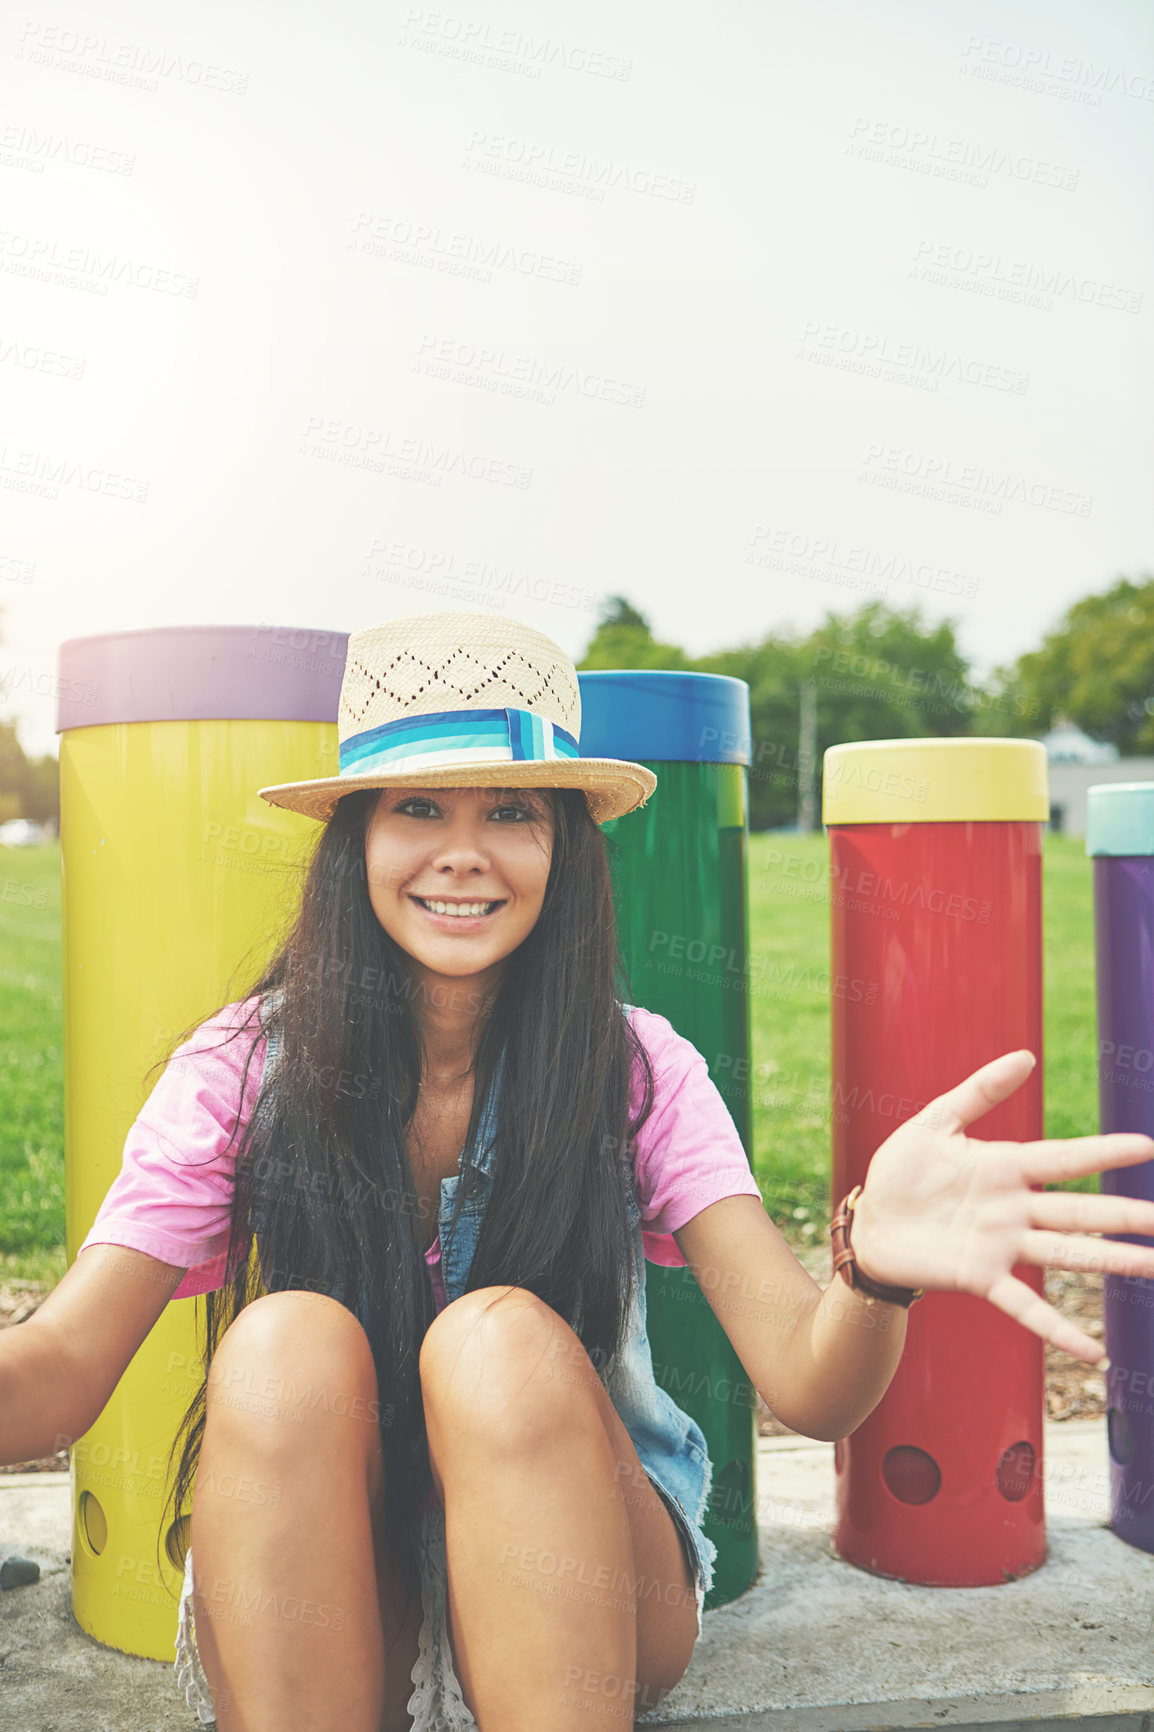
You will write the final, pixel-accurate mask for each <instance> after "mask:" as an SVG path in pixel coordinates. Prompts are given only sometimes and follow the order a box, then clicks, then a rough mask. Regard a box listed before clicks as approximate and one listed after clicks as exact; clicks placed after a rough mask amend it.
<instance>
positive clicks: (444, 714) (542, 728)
mask: <svg viewBox="0 0 1154 1732" xmlns="http://www.w3.org/2000/svg"><path fill="white" fill-rule="evenodd" d="M579 756H580V752H579V750H578V746H577V741H576V740H575V739H574V738H573V735H572V734H570V733H567V732H566V731H565V729H564V728H562V727H559V726H558V725H557V723H556V722H550V721H548V720H547V719H546V718H545V717H544V716H539V715H537V714H536V713H535V712H534V711H533V710H514V709H504V710H437V711H435V712H433V713H432V714H431V715H423V716H402V717H401V719H400V720H399V721H396V722H384V723H383V724H382V725H381V726H380V727H379V728H367V729H366V730H365V732H364V733H362V734H350V735H349V737H348V739H347V740H342V741H341V744H340V760H339V761H340V774H341V775H342V776H367V775H372V774H375V773H376V772H377V771H388V772H389V773H390V774H391V775H395V776H407V775H411V774H413V773H414V772H418V771H420V770H436V769H440V768H441V767H442V766H443V765H446V764H460V765H461V767H462V768H467V767H468V766H469V765H470V764H506V763H507V764H523V763H550V762H553V761H555V760H557V759H559V758H577V757H579Z"/></svg>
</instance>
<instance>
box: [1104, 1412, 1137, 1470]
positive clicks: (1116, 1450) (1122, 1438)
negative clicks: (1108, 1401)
mask: <svg viewBox="0 0 1154 1732" xmlns="http://www.w3.org/2000/svg"><path fill="white" fill-rule="evenodd" d="M1106 1442H1107V1443H1108V1445H1109V1448H1110V1455H1111V1457H1112V1459H1113V1460H1114V1461H1116V1462H1117V1463H1118V1466H1119V1467H1129V1466H1130V1463H1131V1462H1132V1461H1133V1460H1134V1457H1135V1456H1136V1455H1137V1453H1138V1439H1137V1437H1136V1436H1135V1434H1134V1427H1133V1426H1132V1425H1131V1424H1130V1421H1129V1420H1128V1419H1127V1417H1126V1415H1125V1414H1124V1413H1123V1412H1122V1409H1121V1408H1120V1407H1108V1408H1107V1409H1106Z"/></svg>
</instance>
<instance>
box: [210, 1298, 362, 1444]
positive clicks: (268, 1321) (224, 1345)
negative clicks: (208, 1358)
mask: <svg viewBox="0 0 1154 1732" xmlns="http://www.w3.org/2000/svg"><path fill="white" fill-rule="evenodd" d="M376 1396H377V1378H376V1367H375V1364H374V1361H373V1354H372V1348H371V1347H370V1345H369V1339H368V1336H367V1335H366V1334H365V1331H364V1329H363V1328H362V1326H361V1324H360V1322H359V1321H358V1320H357V1318H356V1317H354V1316H353V1314H352V1312H351V1311H349V1310H348V1308H347V1307H346V1306H344V1305H342V1304H341V1303H340V1302H339V1301H338V1300H336V1299H333V1298H330V1297H329V1296H328V1295H327V1294H323V1293H309V1292H306V1291H304V1290H303V1289H289V1290H286V1291H284V1292H280V1293H267V1294H265V1295H263V1296H262V1297H261V1298H259V1299H254V1300H253V1301H252V1303H251V1304H249V1305H246V1306H245V1307H244V1309H243V1310H242V1311H241V1312H240V1313H239V1314H238V1315H237V1316H236V1317H235V1318H234V1320H233V1321H232V1323H231V1324H230V1325H229V1327H228V1328H227V1329H226V1331H225V1333H224V1335H223V1336H222V1337H221V1340H220V1343H219V1345H218V1346H217V1349H216V1352H215V1353H214V1354H213V1358H212V1364H211V1366H210V1367H209V1373H208V1380H207V1385H206V1402H207V1406H208V1410H209V1412H213V1411H216V1412H217V1413H220V1412H222V1411H223V1412H224V1413H231V1414H234V1415H237V1416H243V1415H248V1416H251V1417H254V1418H265V1419H271V1418H279V1419H283V1420H289V1421H291V1422H293V1423H296V1424H300V1423H302V1422H303V1421H304V1419H305V1418H306V1416H307V1415H309V1414H316V1413H326V1414H336V1415H338V1416H344V1415H347V1416H349V1417H351V1418H366V1419H367V1418H374V1417H376V1408H377V1401H376Z"/></svg>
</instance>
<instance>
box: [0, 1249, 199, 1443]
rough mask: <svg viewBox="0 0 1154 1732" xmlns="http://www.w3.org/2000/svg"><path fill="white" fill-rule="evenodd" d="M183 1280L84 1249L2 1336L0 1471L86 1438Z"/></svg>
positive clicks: (152, 1261) (150, 1264)
mask: <svg viewBox="0 0 1154 1732" xmlns="http://www.w3.org/2000/svg"><path fill="white" fill-rule="evenodd" d="M183 1275H184V1270H183V1269H176V1268H173V1267H172V1266H171V1265H170V1264H168V1263H160V1262H158V1261H157V1259H156V1258H155V1257H148V1256H146V1255H145V1253H144V1252H143V1251H130V1250H127V1249H125V1248H124V1247H122V1246H120V1245H91V1246H89V1248H88V1249H87V1250H86V1251H85V1252H84V1254H83V1255H82V1256H81V1257H78V1258H77V1260H76V1261H75V1263H73V1265H72V1267H71V1268H70V1269H69V1270H68V1271H67V1273H66V1274H65V1275H64V1277H63V1279H62V1280H61V1281H60V1282H59V1283H58V1285H57V1286H56V1287H54V1288H53V1290H52V1292H51V1293H50V1294H49V1295H48V1297H47V1299H46V1300H45V1301H44V1303H43V1305H41V1306H40V1308H39V1310H37V1311H34V1312H33V1314H32V1316H31V1317H29V1318H28V1320H27V1322H25V1323H19V1324H17V1325H16V1327H15V1328H12V1329H5V1330H4V1331H3V1332H0V1463H3V1464H4V1465H5V1466H9V1465H11V1463H12V1462H17V1461H37V1460H39V1459H40V1457H42V1456H46V1455H53V1454H55V1452H56V1451H57V1450H58V1449H63V1448H64V1447H65V1445H66V1444H71V1443H73V1442H74V1441H75V1440H76V1438H78V1437H82V1436H83V1435H84V1433H85V1432H86V1431H87V1430H88V1429H89V1427H90V1426H91V1425H92V1424H93V1423H94V1422H95V1420H97V1419H98V1418H99V1417H100V1414H101V1412H102V1411H103V1409H104V1407H105V1406H106V1405H107V1402H108V1399H109V1397H110V1395H111V1394H112V1392H113V1390H114V1389H115V1388H116V1385H117V1384H118V1383H119V1382H120V1379H121V1378H122V1377H123V1376H124V1373H125V1371H126V1370H127V1368H128V1365H129V1362H130V1361H131V1359H132V1356H133V1354H134V1353H135V1352H136V1350H137V1348H138V1347H139V1346H140V1344H141V1342H142V1341H143V1340H144V1338H145V1336H146V1335H147V1334H148V1332H149V1330H150V1329H151V1328H152V1326H153V1324H154V1323H155V1322H156V1320H157V1318H158V1317H159V1316H160V1313H161V1312H162V1311H163V1310H164V1307H165V1306H166V1305H167V1304H168V1301H169V1300H170V1299H171V1297H172V1295H173V1294H174V1293H175V1291H176V1289H177V1288H178V1287H179V1286H180V1282H181V1279H182V1277H183Z"/></svg>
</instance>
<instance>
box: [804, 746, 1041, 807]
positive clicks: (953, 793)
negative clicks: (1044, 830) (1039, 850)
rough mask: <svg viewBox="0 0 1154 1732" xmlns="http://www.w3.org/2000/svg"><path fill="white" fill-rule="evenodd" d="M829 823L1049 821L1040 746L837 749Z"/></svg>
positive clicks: (830, 754)
mask: <svg viewBox="0 0 1154 1732" xmlns="http://www.w3.org/2000/svg"><path fill="white" fill-rule="evenodd" d="M821 816H822V822H823V823H824V824H942V823H961V822H964V821H966V820H977V821H979V822H981V821H983V820H984V821H986V822H991V821H992V822H998V821H1002V822H1004V821H1006V820H1010V821H1016V820H1021V819H1041V820H1042V821H1043V822H1045V821H1046V820H1047V819H1048V818H1049V816H1050V792H1049V782H1048V777H1047V771H1046V748H1045V747H1044V746H1043V745H1042V743H1041V742H1040V741H1039V740H973V739H964V740H961V739H949V740H941V739H934V740H861V741H856V742H854V743H852V744H849V745H844V746H831V747H830V748H829V750H828V751H827V752H826V754H825V776H824V782H823V787H822V807H821Z"/></svg>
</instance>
